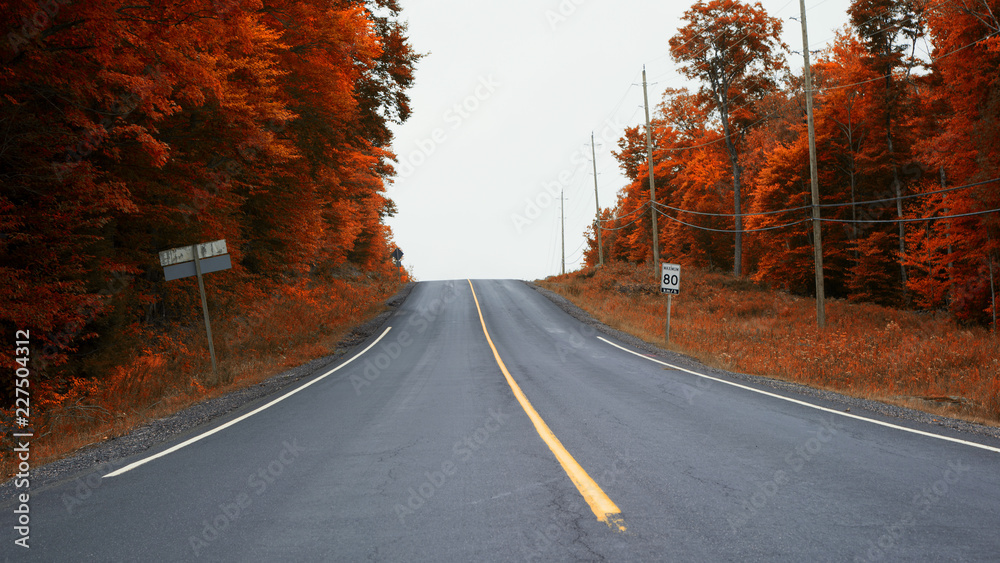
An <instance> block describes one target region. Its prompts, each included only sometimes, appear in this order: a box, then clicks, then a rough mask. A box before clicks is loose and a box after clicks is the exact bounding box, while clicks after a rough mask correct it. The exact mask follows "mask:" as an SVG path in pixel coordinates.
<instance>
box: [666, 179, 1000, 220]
mask: <svg viewBox="0 0 1000 563" xmlns="http://www.w3.org/2000/svg"><path fill="white" fill-rule="evenodd" d="M996 182H1000V178H993V179H992V180H983V181H982V182H974V183H972V184H965V185H963V186H952V187H950V188H944V189H940V190H933V191H930V192H919V193H914V194H907V195H904V196H900V197H899V198H896V197H891V198H885V199H872V200H867V201H856V202H854V203H850V202H845V203H824V204H820V206H819V207H822V208H824V209H831V208H837V207H848V206H851V205H871V204H875V203H888V202H894V201H896V200H897V199H913V198H917V197H925V196H932V195H937V194H942V193H947V192H954V191H957V190H966V189H969V188H975V187H978V186H983V185H986V184H993V183H996ZM656 205H657V206H658V207H662V208H664V209H669V210H671V211H676V212H678V213H689V214H691V215H702V216H706V217H736V214H735V213H707V212H704V211H693V210H690V209H681V208H678V207H671V206H669V205H666V204H663V203H659V202H657V203H656ZM806 209H812V206H811V205H803V206H800V207H789V208H788V209H777V210H774V211H759V212H756V213H740V216H741V217H760V216H765V215H779V214H781V213H791V212H793V211H803V210H806ZM895 221H897V220H896V219H893V220H891V221H888V222H895ZM861 222H863V223H864V222H870V221H861Z"/></svg>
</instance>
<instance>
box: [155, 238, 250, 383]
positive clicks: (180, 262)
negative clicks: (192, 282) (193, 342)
mask: <svg viewBox="0 0 1000 563" xmlns="http://www.w3.org/2000/svg"><path fill="white" fill-rule="evenodd" d="M160 265H161V266H163V275H164V277H165V278H166V280H167V281H170V280H176V279H180V278H186V277H188V276H198V290H199V291H200V292H201V311H202V313H203V314H204V316H205V332H206V333H207V334H208V354H209V356H211V358H212V373H213V374H214V373H215V371H216V369H215V345H214V344H213V343H212V323H210V322H209V320H208V300H207V299H206V298H205V282H204V281H202V275H203V274H207V273H210V272H218V271H219V270H228V269H229V268H232V267H233V264H232V261H230V259H229V254H228V249H227V248H226V239H221V240H215V241H212V242H206V243H202V244H197V245H194V244H193V245H191V246H182V247H180V248H171V249H170V250H164V251H162V252H160Z"/></svg>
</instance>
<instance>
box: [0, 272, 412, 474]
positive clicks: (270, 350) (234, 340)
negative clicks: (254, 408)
mask: <svg viewBox="0 0 1000 563" xmlns="http://www.w3.org/2000/svg"><path fill="white" fill-rule="evenodd" d="M396 289H397V286H379V285H375V284H367V283H364V282H361V283H357V282H355V283H347V282H340V281H334V283H331V284H326V285H322V286H310V287H306V286H304V285H303V286H299V287H287V288H284V289H282V290H279V291H278V292H277V293H275V294H272V295H270V296H268V297H267V298H266V299H263V300H260V301H257V302H255V303H254V304H253V305H252V306H251V307H249V308H248V309H247V310H244V311H242V312H241V314H240V315H232V314H228V315H226V314H222V315H219V317H218V322H217V323H216V322H214V319H215V317H213V325H212V328H213V333H214V336H215V339H214V340H215V345H216V354H217V357H218V375H217V376H213V374H212V370H211V364H210V362H209V358H208V352H207V349H206V341H205V333H204V327H203V326H201V327H198V326H195V327H174V328H173V329H171V330H169V331H162V330H161V331H159V332H157V333H155V334H154V333H146V334H142V335H138V336H137V337H136V338H135V339H134V340H135V341H137V342H142V343H143V344H142V347H141V348H140V347H137V348H135V349H134V350H131V351H129V352H128V353H127V354H128V355H127V358H126V359H125V361H119V362H117V364H118V365H115V366H113V367H110V368H109V373H108V377H107V378H106V379H105V380H103V381H100V382H96V381H82V380H74V381H73V382H72V384H71V385H70V387H69V390H68V391H66V392H65V393H63V394H61V395H57V396H51V393H50V394H45V393H42V396H40V397H39V396H37V395H38V394H39V392H38V391H35V393H36V396H33V397H32V402H33V404H34V405H35V407H34V408H33V409H32V410H33V414H34V415H35V418H34V420H33V421H34V422H35V424H36V438H35V439H33V440H32V442H31V464H32V466H33V467H37V466H39V465H42V464H44V463H48V462H51V461H54V460H56V459H59V458H62V457H65V456H66V455H68V454H70V453H72V452H74V451H76V450H78V449H79V448H81V447H84V446H87V445H89V444H93V443H97V442H101V441H103V440H106V439H109V438H113V437H116V436H121V435H124V434H127V433H128V432H129V431H131V430H132V429H134V428H136V427H137V426H140V425H142V424H144V423H146V422H148V421H150V420H155V419H157V418H161V417H164V416H168V415H171V414H173V413H176V412H178V411H180V410H183V409H185V408H187V407H189V406H191V405H194V404H196V403H199V402H201V401H204V400H207V399H211V398H215V397H218V396H221V395H224V394H226V393H229V392H232V391H234V390H237V389H242V388H246V387H250V386H253V385H255V384H257V383H260V382H261V381H264V380H265V379H267V378H269V377H272V376H274V375H277V374H278V373H281V372H283V371H285V370H287V369H289V368H291V367H295V366H299V365H302V364H304V363H306V362H308V361H310V360H313V359H316V358H320V357H323V356H326V355H329V354H330V353H332V352H333V351H334V349H335V347H336V345H337V343H338V342H339V341H340V340H341V339H342V338H343V337H345V336H346V335H347V332H348V331H349V330H350V329H351V327H353V326H355V325H357V324H360V323H362V322H364V321H365V320H367V319H369V318H371V317H373V316H375V315H377V314H378V313H379V312H381V311H382V310H383V308H384V305H383V303H384V302H385V300H386V299H387V298H388V297H389V296H390V295H392V293H394V292H395V290H396ZM39 403H41V404H42V405H43V408H39V407H38V404H39ZM10 414H13V413H10ZM11 450H12V447H7V444H4V448H3V452H2V455H0V473H2V475H3V476H4V478H5V479H6V478H8V477H10V476H12V475H14V474H15V473H16V471H15V464H14V461H13V459H12V458H11V456H10V455H9V454H10V452H11Z"/></svg>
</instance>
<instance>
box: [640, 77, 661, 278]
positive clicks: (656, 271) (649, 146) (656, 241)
mask: <svg viewBox="0 0 1000 563" xmlns="http://www.w3.org/2000/svg"><path fill="white" fill-rule="evenodd" d="M642 101H643V106H644V107H645V108H646V162H647V163H648V164H647V166H648V167H649V214H650V215H651V216H652V219H653V277H654V278H657V279H659V277H660V234H659V230H658V229H657V228H656V180H655V178H654V173H653V171H654V167H653V128H652V126H651V125H650V123H649V95H648V94H647V93H646V66H645V65H643V67H642Z"/></svg>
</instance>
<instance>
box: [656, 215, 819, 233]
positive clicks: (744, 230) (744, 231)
mask: <svg viewBox="0 0 1000 563" xmlns="http://www.w3.org/2000/svg"><path fill="white" fill-rule="evenodd" d="M656 212H657V213H659V214H660V215H663V216H664V217H666V218H667V219H669V220H671V221H673V222H674V223H680V224H681V225H684V226H685V227H691V228H692V229H698V230H702V231H711V232H713V233H730V234H735V233H759V232H761V231H774V230H777V229H784V228H786V227H792V226H795V225H799V224H801V223H808V222H811V221H812V220H813V219H812V217H809V218H808V219H799V220H798V221H792V222H791V223H785V224H783V225H772V226H770V227H757V228H755V229H739V230H736V229H715V228H712V227H703V226H701V225H692V224H691V223H687V222H685V221H681V220H680V219H677V218H676V217H671V216H670V215H667V214H666V213H664V212H662V211H660V210H657V211H656Z"/></svg>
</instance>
